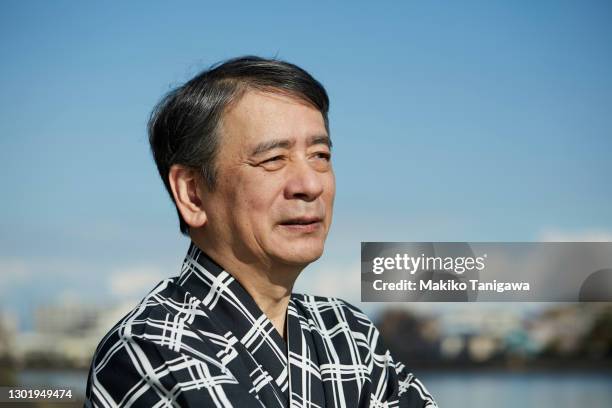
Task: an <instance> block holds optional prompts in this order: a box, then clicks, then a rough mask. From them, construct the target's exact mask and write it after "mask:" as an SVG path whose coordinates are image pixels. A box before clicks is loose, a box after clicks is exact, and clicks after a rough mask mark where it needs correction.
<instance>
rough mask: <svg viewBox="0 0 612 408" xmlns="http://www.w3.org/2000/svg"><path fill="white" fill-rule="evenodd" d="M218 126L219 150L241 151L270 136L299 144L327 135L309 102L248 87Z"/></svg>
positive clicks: (320, 118) (272, 138)
mask: <svg viewBox="0 0 612 408" xmlns="http://www.w3.org/2000/svg"><path fill="white" fill-rule="evenodd" d="M221 129H222V131H221V138H222V140H221V146H223V149H222V150H226V149H232V150H233V149H240V150H243V149H247V148H248V147H249V146H253V145H255V144H258V143H261V142H264V141H267V140H274V139H287V140H289V141H291V142H294V143H298V144H299V143H300V142H301V141H304V142H305V141H307V140H309V139H311V138H312V137H314V136H327V131H326V129H325V122H324V120H323V115H322V114H321V112H319V111H318V110H317V109H316V108H315V107H313V106H312V105H311V104H309V103H307V102H305V101H304V100H302V99H299V98H297V97H294V96H290V95H285V94H280V93H272V92H262V91H251V90H249V91H247V92H245V94H244V95H243V96H242V97H241V98H240V99H239V100H238V101H237V102H235V103H234V104H232V106H231V107H230V108H229V109H228V110H227V111H226V112H225V114H224V115H223V119H222V126H221Z"/></svg>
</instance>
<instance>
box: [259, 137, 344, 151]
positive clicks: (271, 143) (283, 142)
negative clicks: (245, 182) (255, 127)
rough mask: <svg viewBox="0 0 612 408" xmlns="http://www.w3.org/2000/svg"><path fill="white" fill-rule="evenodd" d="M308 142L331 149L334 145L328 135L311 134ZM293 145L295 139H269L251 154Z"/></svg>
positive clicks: (308, 143) (287, 147) (310, 144)
mask: <svg viewBox="0 0 612 408" xmlns="http://www.w3.org/2000/svg"><path fill="white" fill-rule="evenodd" d="M306 143H307V145H308V146H313V145H316V144H323V145H326V146H327V147H329V148H330V149H331V147H332V142H331V139H330V138H329V136H327V135H317V136H310V137H309V138H308V140H307V142H306ZM293 145H295V140H289V139H275V140H268V141H266V142H262V143H259V144H258V145H256V146H255V147H254V148H253V150H252V151H251V156H257V155H259V154H262V153H265V152H267V151H270V150H273V149H277V148H280V149H289V148H290V147H292V146H293Z"/></svg>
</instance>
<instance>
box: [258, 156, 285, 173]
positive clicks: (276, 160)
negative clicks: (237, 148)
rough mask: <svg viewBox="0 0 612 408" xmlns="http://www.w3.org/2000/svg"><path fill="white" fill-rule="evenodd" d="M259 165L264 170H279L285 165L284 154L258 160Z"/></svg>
mask: <svg viewBox="0 0 612 408" xmlns="http://www.w3.org/2000/svg"><path fill="white" fill-rule="evenodd" d="M259 165H260V166H261V167H263V168H264V169H265V170H279V169H281V168H282V167H283V166H284V165H285V156H282V155H278V156H273V157H270V158H269V159H265V160H264V161H261V162H259Z"/></svg>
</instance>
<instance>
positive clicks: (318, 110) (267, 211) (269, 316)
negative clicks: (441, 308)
mask: <svg viewBox="0 0 612 408" xmlns="http://www.w3.org/2000/svg"><path fill="white" fill-rule="evenodd" d="M328 105H329V101H328V97H327V94H326V92H325V90H324V88H323V87H322V85H321V84H320V83H319V82H317V81H316V80H315V79H314V78H312V77H311V76H310V75H309V74H308V73H307V72H305V71H304V70H302V69H301V68H299V67H297V66H295V65H292V64H289V63H286V62H282V61H277V60H266V59H261V58H257V57H244V58H238V59H233V60H230V61H227V62H225V63H223V64H221V65H218V66H216V67H214V68H212V69H210V70H208V71H205V72H203V73H201V74H199V75H198V76H196V77H195V78H193V79H192V80H190V81H189V82H187V83H186V84H184V85H183V86H181V87H179V88H178V89H176V90H175V91H173V92H171V93H170V94H169V95H168V96H166V98H165V99H163V100H162V101H161V102H160V104H159V105H158V107H157V108H156V110H155V111H154V112H153V114H152V117H151V120H150V123H149V139H150V142H151V148H152V151H153V156H154V158H155V162H156V164H157V167H158V170H159V173H160V175H161V177H162V179H163V181H164V183H165V186H166V188H167V190H168V192H169V193H170V195H171V197H172V199H173V201H174V204H175V205H176V209H177V213H178V216H179V222H180V229H181V231H182V232H183V233H184V234H186V235H188V236H189V237H190V238H191V241H192V243H191V246H190V248H189V251H188V253H187V256H186V258H185V261H184V263H183V266H182V269H181V273H180V276H178V277H175V278H171V279H167V280H165V281H163V282H161V283H160V284H159V285H158V286H157V287H156V288H155V289H153V291H152V292H151V293H150V294H149V295H147V296H146V297H145V298H144V299H143V301H142V302H141V303H140V304H139V305H138V306H137V307H136V308H135V309H134V310H133V311H132V312H131V313H130V314H128V315H127V316H126V317H125V318H123V319H122V320H121V321H120V322H119V323H118V324H117V325H116V326H115V327H114V328H113V329H112V330H111V331H110V332H109V333H108V334H107V336H106V337H105V338H104V339H103V340H102V342H101V343H100V345H99V347H98V349H97V351H96V354H95V356H94V359H93V362H92V366H91V370H90V375H89V381H88V384H87V402H86V404H90V405H92V406H104V407H106V406H109V407H110V406H130V405H135V406H147V407H149V406H156V407H160V406H181V407H187V406H190V407H191V406H193V407H195V406H198V407H208V406H217V407H230V406H240V407H255V406H263V407H285V406H292V407H293V406H300V407H302V406H303V407H350V408H352V407H366V406H371V407H382V406H402V407H404V406H405V407H435V403H434V401H433V399H432V398H431V396H430V395H429V394H428V393H427V391H426V390H425V388H424V387H423V385H422V384H421V383H420V382H419V381H418V380H417V379H416V378H415V377H414V376H413V375H412V374H410V373H408V372H407V371H406V368H405V367H404V366H403V365H402V364H401V363H398V362H395V361H394V360H393V358H392V357H391V355H390V353H389V351H388V350H387V349H386V348H385V346H384V345H383V344H382V341H381V339H380V338H379V333H378V331H377V330H376V328H375V327H374V326H373V325H372V323H371V322H370V320H368V318H367V317H366V316H365V315H364V314H363V313H361V312H360V311H359V310H358V309H356V308H355V307H353V306H351V305H349V304H347V303H346V302H344V301H342V300H339V299H334V298H322V297H315V296H308V295H298V294H294V293H292V289H293V284H294V282H295V280H296V279H297V277H298V275H299V274H300V272H301V271H302V269H304V267H306V266H307V265H308V264H309V263H311V262H313V261H315V260H316V259H318V258H319V257H320V256H321V254H322V253H323V246H324V243H325V239H326V237H327V233H328V231H329V228H330V225H331V219H332V207H333V201H334V194H335V179H334V173H333V170H332V165H331V140H330V137H329V127H328V120H327V112H328ZM355 279H357V277H355Z"/></svg>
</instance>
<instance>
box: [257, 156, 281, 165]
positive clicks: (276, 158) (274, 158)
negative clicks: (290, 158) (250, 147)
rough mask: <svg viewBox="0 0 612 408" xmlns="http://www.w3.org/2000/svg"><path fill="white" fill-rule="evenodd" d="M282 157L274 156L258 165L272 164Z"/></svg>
mask: <svg viewBox="0 0 612 408" xmlns="http://www.w3.org/2000/svg"><path fill="white" fill-rule="evenodd" d="M282 158H283V156H274V157H270V158H269V159H266V160H264V161H262V162H261V163H260V164H264V163H272V162H275V161H278V160H282Z"/></svg>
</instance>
